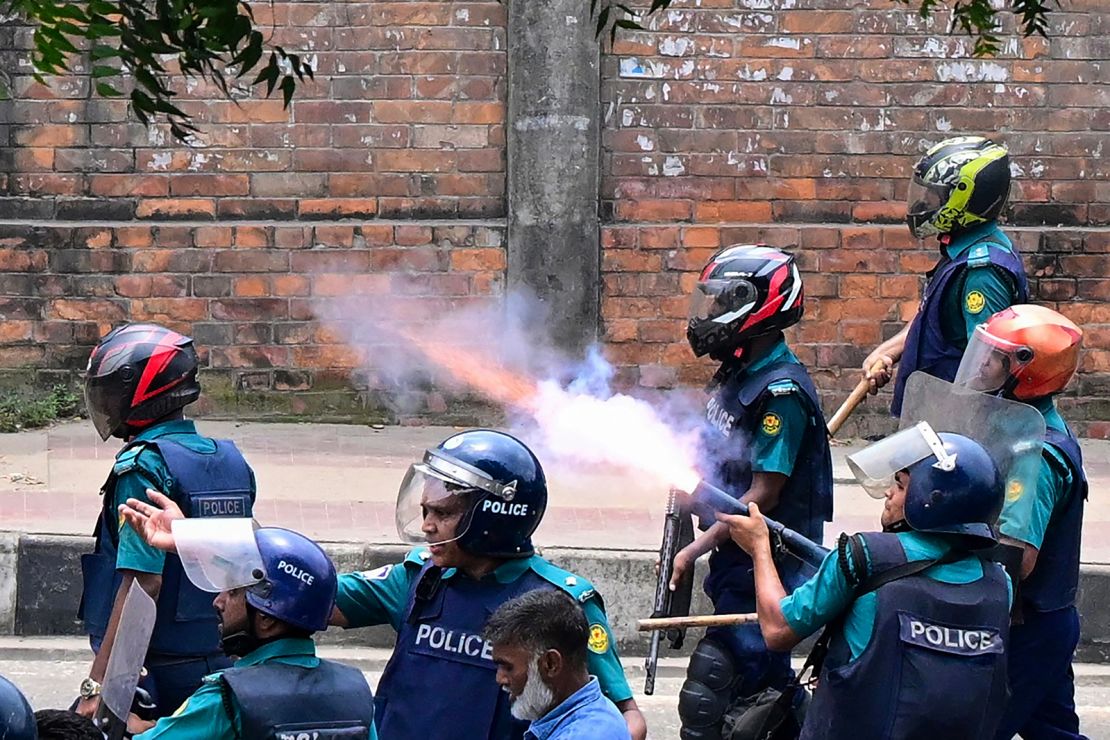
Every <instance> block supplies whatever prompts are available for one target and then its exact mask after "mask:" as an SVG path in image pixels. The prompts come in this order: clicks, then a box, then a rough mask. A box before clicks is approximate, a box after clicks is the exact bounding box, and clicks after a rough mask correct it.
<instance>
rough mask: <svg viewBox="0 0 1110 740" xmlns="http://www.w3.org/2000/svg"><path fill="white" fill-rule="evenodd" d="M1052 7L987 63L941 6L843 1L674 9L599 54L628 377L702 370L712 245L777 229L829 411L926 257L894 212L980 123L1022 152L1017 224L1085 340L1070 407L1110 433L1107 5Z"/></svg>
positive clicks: (617, 296)
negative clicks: (937, 157) (694, 297)
mask: <svg viewBox="0 0 1110 740" xmlns="http://www.w3.org/2000/svg"><path fill="white" fill-rule="evenodd" d="M1062 11H1066V12H1061V11H1054V12H1053V14H1052V18H1053V21H1052V30H1051V34H1050V35H1051V40H1050V41H1045V40H1043V39H1040V38H1031V39H1020V38H1015V37H1012V36H1010V35H1008V34H1007V35H1004V40H1005V42H1004V45H1003V50H1002V53H1001V54H1000V55H999V56H998V57H997V58H995V59H989V60H976V59H968V58H966V57H968V56H969V51H970V48H971V44H970V42H969V41H968V40H967V39H966V38H962V37H958V36H957V37H950V36H948V35H946V24H947V16H946V15H945V14H941V15H939V16H937V17H935V18H934V19H932V20H929V21H925V20H922V19H920V18H919V17H917V16H916V15H915V14H913V13H911V12H908V11H904V10H903V9H901V8H900V7H899V6H896V5H894V4H891V3H860V2H850V1H849V0H702V1H701V2H689V3H681V4H676V5H675V7H674V8H673V9H671V10H670V11H669V12H666V13H664V14H663V15H661V16H660V17H659V18H657V19H654V20H653V22H652V23H651V24H650V30H649V31H648V32H644V33H634V34H629V35H625V36H623V37H622V39H621V40H620V41H618V43H617V44H616V46H615V47H614V48H613V49H612V52H611V53H610V54H609V55H608V56H607V57H606V58H605V60H604V65H603V75H604V76H603V88H602V89H603V93H602V96H603V101H602V104H603V112H604V115H605V129H604V135H603V148H604V151H603V160H602V174H603V184H602V192H601V198H602V205H603V208H604V213H605V214H606V218H607V221H608V223H607V225H606V226H605V227H604V230H603V240H604V241H603V243H604V249H605V252H604V265H603V271H604V287H603V303H602V312H603V317H604V336H605V338H606V340H607V342H608V343H609V348H610V353H611V355H612V356H613V357H614V358H616V360H617V361H618V362H619V363H620V364H621V366H622V369H621V374H622V377H623V378H624V380H625V382H627V383H629V384H634V385H635V384H638V385H641V386H648V387H658V388H669V387H673V386H676V385H690V384H697V383H701V382H704V380H705V379H706V378H707V377H708V376H709V375H710V374H711V371H712V368H711V367H710V363H709V361H696V360H694V358H693V356H692V355H691V353H690V351H689V349H688V347H687V346H686V343H685V339H684V329H685V321H684V319H685V316H686V301H685V298H684V296H685V295H687V294H688V293H689V290H690V288H691V287H692V285H693V282H694V281H695V279H696V271H697V270H698V269H700V268H701V267H702V266H703V265H704V263H705V262H706V261H707V259H708V258H709V256H710V255H711V254H712V253H713V251H714V250H715V249H717V248H718V247H720V246H723V245H727V244H731V243H737V242H754V241H766V242H768V243H770V244H774V245H777V246H781V247H786V248H789V249H792V250H794V251H795V252H796V253H797V254H798V255H799V260H800V263H801V266H802V269H803V271H804V279H805V282H806V292H807V298H808V301H807V310H806V318H805V319H804V321H803V323H802V324H801V325H800V326H799V327H797V328H796V329H795V330H793V331H791V332H790V339H791V341H792V343H793V345H794V347H795V349H796V350H797V352H798V354H799V356H800V357H801V358H802V359H803V361H805V362H806V363H807V364H809V365H810V367H811V368H812V369H813V371H814V375H815V377H816V380H817V383H818V385H819V386H820V387H821V388H822V389H823V390H824V391H825V394H824V396H825V401H826V406H827V407H828V408H829V409H831V408H835V406H836V404H838V403H839V402H840V400H842V399H843V398H844V397H845V396H846V395H847V392H848V390H849V389H850V388H851V387H852V386H853V385H854V384H855V382H856V381H857V380H858V377H859V376H858V375H857V371H856V370H855V369H854V368H858V367H859V366H860V364H861V363H862V361H863V358H864V357H865V356H866V354H867V353H868V352H869V351H870V349H872V348H873V347H874V346H875V345H877V344H878V343H879V342H880V341H881V340H882V339H883V338H885V337H887V336H890V335H891V334H892V333H893V332H895V331H896V330H897V329H898V328H899V327H900V326H901V324H902V322H903V321H904V320H905V318H906V317H907V316H910V315H912V313H913V311H914V309H915V307H916V304H917V301H918V300H919V295H920V287H921V276H922V274H923V273H924V272H925V270H927V269H928V268H929V267H931V265H932V264H933V262H934V261H935V259H936V251H935V247H934V246H932V245H929V244H923V243H919V242H917V241H916V240H914V239H912V238H911V236H910V234H909V232H908V230H907V229H906V227H905V226H904V225H903V224H902V219H903V217H904V213H905V205H904V202H905V197H906V185H907V184H908V181H909V174H910V169H911V167H912V165H913V162H914V161H915V160H916V158H917V157H918V156H920V153H921V152H922V151H923V150H924V149H925V148H926V147H927V146H928V145H929V144H931V143H935V142H937V141H939V140H941V139H943V138H945V137H946V136H951V135H955V134H957V133H962V132H966V133H975V134H987V135H992V136H995V137H996V138H998V139H1000V140H1001V141H1003V142H1005V143H1006V145H1007V146H1009V147H1010V149H1011V152H1012V156H1013V160H1014V162H1015V166H1014V174H1015V176H1016V180H1015V186H1014V189H1013V194H1012V196H1011V205H1010V207H1009V209H1008V211H1007V214H1006V219H1007V221H1008V222H1009V223H1010V224H1011V225H1012V226H1014V227H1015V228H1013V229H1012V230H1011V231H1012V233H1013V235H1014V238H1015V241H1016V243H1017V244H1018V246H1019V248H1020V249H1021V251H1022V253H1023V255H1024V256H1025V260H1026V264H1027V267H1028V270H1029V274H1030V276H1031V277H1033V283H1034V288H1033V291H1034V295H1035V297H1036V300H1038V301H1040V302H1044V303H1047V304H1049V305H1051V306H1054V307H1057V308H1059V309H1060V310H1061V311H1063V312H1065V313H1067V314H1068V315H1069V316H1071V317H1072V318H1074V319H1075V320H1076V321H1079V322H1080V323H1082V324H1083V325H1084V327H1085V328H1086V331H1087V348H1088V349H1087V351H1086V354H1085V356H1084V359H1083V366H1082V374H1081V375H1080V379H1079V381H1078V382H1077V383H1074V384H1073V386H1072V389H1073V390H1072V396H1073V398H1071V399H1069V401H1068V402H1067V405H1068V406H1069V409H1068V415H1069V418H1071V419H1074V420H1076V421H1077V422H1079V423H1078V426H1079V427H1080V428H1084V429H1086V430H1087V431H1089V432H1090V433H1093V434H1099V435H1102V436H1106V435H1107V434H1110V424H1107V423H1106V422H1105V420H1106V419H1110V402H1108V400H1107V391H1108V390H1110V374H1108V373H1110V331H1108V330H1110V306H1107V304H1106V301H1107V299H1108V298H1110V281H1108V280H1107V279H1106V276H1107V274H1108V273H1110V234H1108V233H1107V229H1106V226H1107V224H1108V222H1110V201H1108V199H1110V182H1108V181H1107V177H1108V175H1110V166H1108V165H1107V164H1106V160H1105V159H1103V158H1102V156H1101V155H1102V151H1103V147H1104V146H1105V145H1107V144H1110V134H1108V133H1107V132H1108V129H1110V86H1108V85H1107V82H1108V79H1110V78H1108V77H1107V74H1106V64H1105V62H1104V61H1102V60H1105V59H1106V58H1107V57H1108V55H1110V41H1108V40H1107V33H1108V32H1110V11H1108V10H1107V9H1106V6H1105V3H1103V2H1101V0H1076V1H1075V2H1071V3H1067V4H1065V5H1064V6H1062ZM1005 20H1006V23H1007V26H1006V30H1007V31H1010V30H1012V26H1013V21H1012V18H1009V17H1007V18H1006V19H1005ZM868 406H869V407H870V411H871V412H872V413H873V414H875V415H874V416H873V417H872V418H870V419H869V418H868V417H867V415H866V413H864V414H858V415H857V417H855V419H856V422H857V423H856V424H855V429H854V430H851V429H849V430H848V431H861V432H873V431H876V430H877V429H879V428H881V427H882V422H881V421H880V419H881V416H882V410H883V408H884V406H885V404H882V403H871V404H868ZM861 422H862V423H861Z"/></svg>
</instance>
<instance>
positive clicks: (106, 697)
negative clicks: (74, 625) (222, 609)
mask: <svg viewBox="0 0 1110 740" xmlns="http://www.w3.org/2000/svg"><path fill="white" fill-rule="evenodd" d="M156 614H157V608H156V606H155V604H154V599H152V598H150V596H149V594H147V592H146V591H143V589H142V587H141V586H139V584H138V582H136V581H132V583H131V588H130V589H129V590H128V591H127V596H126V598H125V599H124V602H123V611H122V612H121V613H120V620H119V627H118V629H117V630H116V639H115V642H114V643H113V645H112V654H111V656H110V657H109V658H108V666H107V668H106V669H105V670H104V681H103V683H102V688H101V690H100V712H99V713H98V715H97V722H98V724H99V725H100V729H101V730H102V731H103V732H104V734H105V735H106V736H107V737H108V740H119V739H120V738H122V737H123V736H124V731H125V730H126V729H127V715H128V714H130V712H131V702H132V701H133V700H134V698H135V688H136V687H137V686H138V685H139V674H140V673H141V672H142V670H143V662H144V661H145V660H146V651H147V648H148V647H150V635H151V633H152V632H153V631H154V620H155V617H156Z"/></svg>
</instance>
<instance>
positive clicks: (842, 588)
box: [718, 424, 1009, 740]
mask: <svg viewBox="0 0 1110 740" xmlns="http://www.w3.org/2000/svg"><path fill="white" fill-rule="evenodd" d="M878 444H879V445H886V448H885V450H884V451H882V454H881V455H876V456H875V457H881V458H882V459H885V460H889V461H897V465H898V466H902V465H905V467H900V468H899V469H898V470H896V471H892V472H893V475H889V476H887V475H884V476H882V477H883V478H885V479H886V480H888V481H889V485H888V487H887V488H886V491H885V497H886V503H885V506H884V508H883V514H882V526H883V531H882V532H869V533H862V534H857V535H855V536H853V537H851V538H849V537H846V536H843V535H842V537H841V542H840V545H839V547H838V549H837V551H836V552H833V553H830V554H829V555H828V557H827V558H826V559H825V561H824V563H822V565H821V567H820V569H819V570H818V573H817V574H816V575H815V576H814V577H813V578H811V579H810V580H809V581H807V582H806V583H804V584H802V585H801V586H799V587H798V588H796V589H795V590H794V593H793V594H790V595H788V594H787V592H786V589H785V588H784V587H783V583H782V580H781V579H780V577H779V575H778V573H777V571H776V569H775V564H774V561H773V559H772V556H771V544H770V537H769V535H768V531H767V526H766V524H765V522H764V521H763V518H762V516H761V515H759V513H758V505H753V506H752V507H751V517H750V518H749V517H739V516H726V515H719V516H718V518H719V519H720V520H721V521H722V522H723V523H725V524H727V526H728V527H729V531H730V534H731V536H732V537H733V539H734V540H735V541H736V542H737V544H739V545H740V546H741V547H742V548H744V550H745V551H746V552H749V553H750V554H751V556H752V560H753V563H754V567H755V584H756V597H757V613H758V615H759V626H760V628H761V630H762V632H763V636H764V639H765V640H766V641H767V644H768V646H769V647H771V648H772V649H777V650H789V649H791V648H792V647H794V646H795V645H797V644H798V642H800V641H801V640H802V639H804V638H805V637H807V636H809V635H810V634H812V633H814V632H815V631H816V630H818V629H820V628H821V627H825V628H826V630H827V632H826V636H825V637H823V638H822V639H823V640H827V642H826V643H825V644H826V646H827V647H828V654H827V657H826V658H825V660H824V665H823V666H822V667H821V674H820V681H819V683H818V687H817V690H816V693H815V694H814V697H813V702H812V704H811V705H810V707H809V709H808V711H807V713H806V719H805V724H804V726H803V728H802V738H804V739H806V740H809V739H814V738H827V739H829V740H832V739H844V740H850V739H854V738H873V737H874V738H878V737H890V738H942V737H943V738H946V740H948V739H957V738H966V739H967V740H977V739H978V738H983V737H991V736H992V734H993V732H994V730H995V728H996V727H997V724H998V719H999V716H1000V714H1001V711H1002V701H1003V699H1004V697H1005V678H1004V675H1005V665H1006V664H1005V655H1004V645H1005V640H1006V637H1007V628H1008V624H1009V616H1008V612H1009V599H1008V580H1007V578H1006V575H1005V573H1004V571H1003V570H1002V568H1001V567H1000V566H998V565H997V564H995V563H993V562H991V561H990V560H987V559H985V558H984V557H982V556H981V555H980V552H981V551H982V550H984V549H985V548H989V547H991V546H993V545H994V543H995V539H994V534H993V531H992V529H991V523H992V522H993V521H994V520H995V519H996V518H997V515H998V511H999V509H1000V508H1001V506H1002V495H1003V483H1002V481H1003V478H1002V476H1001V475H1000V474H999V471H998V469H997V468H996V466H995V464H994V461H993V460H992V459H991V457H990V455H989V454H988V453H987V452H986V451H985V450H984V449H983V447H982V446H981V445H979V444H978V443H977V442H975V441H973V440H971V439H969V438H967V437H964V436H962V435H957V434H948V433H941V434H939V435H938V434H936V433H934V432H933V430H932V428H931V427H929V426H928V425H927V424H924V425H918V426H916V427H912V428H910V429H906V430H904V431H903V432H899V433H898V434H896V435H893V436H892V437H889V438H887V439H886V440H884V441H883V442H880V443H878ZM876 447H878V445H876ZM865 452H866V451H865ZM922 453H924V454H922ZM878 480H879V477H878V476H875V481H874V482H877V481H878Z"/></svg>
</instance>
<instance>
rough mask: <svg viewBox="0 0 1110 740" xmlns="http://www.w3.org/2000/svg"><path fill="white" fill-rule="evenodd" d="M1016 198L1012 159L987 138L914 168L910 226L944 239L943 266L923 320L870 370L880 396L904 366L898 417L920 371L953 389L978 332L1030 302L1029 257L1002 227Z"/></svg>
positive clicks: (924, 302) (933, 152)
mask: <svg viewBox="0 0 1110 740" xmlns="http://www.w3.org/2000/svg"><path fill="white" fill-rule="evenodd" d="M1009 193H1010V158H1009V153H1008V152H1007V151H1006V149H1005V147H1003V146H1001V145H999V144H996V143H994V142H993V141H991V140H990V139H985V138H983V137H981V136H958V137H955V138H951V139H946V140H945V141H942V142H940V143H939V144H937V145H936V146H934V147H933V148H931V149H929V151H927V152H926V153H925V156H923V157H922V158H921V159H920V160H919V161H918V163H917V164H916V165H915V166H914V175H913V181H912V183H911V184H910V191H909V207H908V210H907V214H906V218H907V221H908V223H909V227H910V231H912V232H913V234H914V236H916V237H917V238H919V239H925V238H927V237H930V236H936V237H937V240H938V242H939V245H940V249H941V258H940V261H939V262H937V264H936V266H935V267H933V269H932V270H930V271H929V273H928V274H927V275H926V284H925V291H924V293H923V295H922V298H921V305H920V307H919V308H918V310H917V314H916V315H915V316H914V318H913V319H912V320H911V321H910V322H909V323H908V324H906V326H904V327H903V328H902V330H901V331H900V332H898V333H897V334H895V335H894V336H893V337H891V338H890V339H888V340H886V341H885V342H883V343H882V344H880V345H879V346H878V347H877V348H876V349H875V350H874V351H873V352H871V354H870V355H868V356H867V359H866V360H864V363H863V372H864V376H865V377H866V378H867V379H869V380H870V381H871V392H872V393H877V392H878V389H879V388H881V387H882V386H884V385H886V383H887V382H888V381H889V380H890V378H891V376H892V374H893V366H894V365H895V363H897V364H898V378H897V381H896V383H895V387H894V400H893V402H892V404H891V409H890V411H891V414H893V415H894V416H899V415H900V414H901V410H902V397H903V394H904V393H905V386H906V380H907V379H908V378H909V377H910V375H912V374H913V372H914V371H916V370H923V371H924V372H926V373H928V374H929V375H932V376H934V377H937V378H940V379H941V380H947V381H951V380H952V378H953V377H955V374H956V368H957V367H958V366H959V364H960V357H961V356H962V354H963V350H964V348H965V347H967V343H968V340H969V339H970V338H971V333H972V332H973V331H974V330H975V327H976V326H978V325H979V324H981V323H983V322H984V321H986V320H987V318H989V317H990V316H991V315H992V314H993V313H995V312H996V311H1000V310H1002V309H1003V308H1006V307H1007V306H1010V305H1012V304H1015V303H1024V302H1025V301H1026V300H1028V298H1029V289H1028V286H1027V284H1026V278H1025V267H1024V266H1023V265H1022V261H1021V255H1019V254H1018V252H1017V249H1015V248H1014V245H1013V244H1012V243H1011V242H1010V240H1009V239H1008V238H1007V237H1006V235H1005V234H1003V233H1002V230H1001V229H999V227H998V222H997V219H998V217H999V215H1000V214H1001V213H1002V209H1003V208H1004V207H1005V205H1006V199H1007V198H1008V196H1009Z"/></svg>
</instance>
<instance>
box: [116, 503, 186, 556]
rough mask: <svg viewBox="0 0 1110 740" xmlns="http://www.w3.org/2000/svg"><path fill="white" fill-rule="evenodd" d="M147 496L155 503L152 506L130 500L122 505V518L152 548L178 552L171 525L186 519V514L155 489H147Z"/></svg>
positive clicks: (120, 511) (120, 508) (120, 509)
mask: <svg viewBox="0 0 1110 740" xmlns="http://www.w3.org/2000/svg"><path fill="white" fill-rule="evenodd" d="M146 495H147V497H148V498H149V499H150V500H151V501H152V502H153V503H152V504H148V503H146V502H145V501H140V500H139V499H137V498H129V499H127V503H126V504H121V505H120V507H119V513H120V516H122V517H123V518H124V519H126V520H127V523H128V524H130V525H131V528H132V529H134V530H135V531H136V532H138V533H139V536H140V537H142V538H143V541H144V542H146V543H147V544H148V545H150V546H151V547H157V548H158V549H159V550H165V551H166V552H177V544H176V543H175V542H174V540H173V529H172V528H171V525H172V524H173V521H174V520H175V519H184V518H185V514H184V513H183V512H182V511H181V507H180V506H178V505H177V504H176V503H175V502H174V500H173V499H171V498H170V497H169V496H166V495H164V494H161V493H159V492H158V491H155V490H154V489H153V488H148V489H146Z"/></svg>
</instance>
